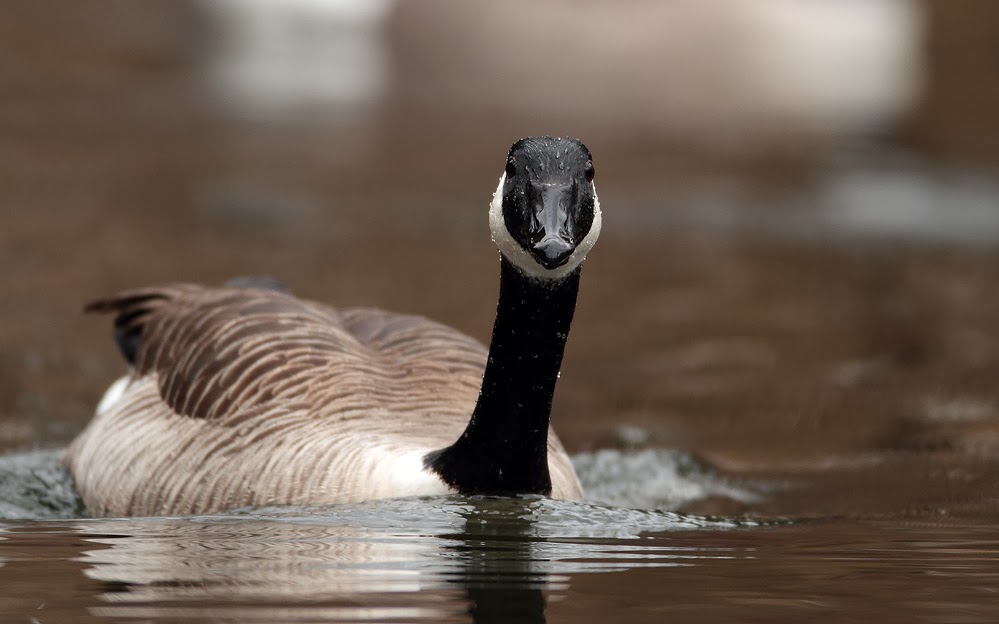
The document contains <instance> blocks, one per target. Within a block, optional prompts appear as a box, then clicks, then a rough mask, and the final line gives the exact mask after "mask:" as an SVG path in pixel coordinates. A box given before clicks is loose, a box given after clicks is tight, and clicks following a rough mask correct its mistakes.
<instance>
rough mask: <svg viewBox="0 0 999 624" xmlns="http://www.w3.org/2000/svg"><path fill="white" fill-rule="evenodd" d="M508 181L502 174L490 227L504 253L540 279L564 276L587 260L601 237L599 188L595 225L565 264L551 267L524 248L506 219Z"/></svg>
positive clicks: (490, 211)
mask: <svg viewBox="0 0 999 624" xmlns="http://www.w3.org/2000/svg"><path fill="white" fill-rule="evenodd" d="M505 183H506V173H504V174H503V175H501V176H500V180H499V186H498V187H496V192H495V193H493V201H492V203H491V204H489V229H490V231H492V235H493V242H494V243H496V246H497V247H499V250H500V253H502V254H503V256H504V257H506V259H507V260H509V261H510V262H511V263H513V265H514V266H516V267H517V268H518V269H520V270H521V271H523V272H524V273H525V274H526V275H529V276H530V277H533V278H536V279H542V280H551V279H561V278H563V277H565V276H566V275H568V274H569V273H571V272H572V271H573V270H574V269H575V268H576V267H578V266H579V265H580V264H581V263H582V262H583V260H585V259H586V254H587V253H589V251H590V249H593V245H595V244H596V242H597V238H599V237H600V225H601V218H600V200H599V199H598V198H597V190H596V187H594V189H593V224H592V225H591V226H590V231H589V232H587V233H586V236H584V237H583V240H581V241H579V244H578V245H576V248H575V249H574V250H573V252H572V254H571V255H570V256H569V259H568V260H567V261H566V263H565V264H563V265H562V266H560V267H555V268H554V269H547V268H545V267H544V265H542V264H541V263H540V262H538V261H537V260H536V259H535V258H534V256H532V255H531V254H530V252H528V251H527V250H526V249H524V248H523V247H521V246H520V244H519V243H518V242H517V241H516V240H514V238H513V236H512V235H511V234H510V231H509V230H508V229H507V228H506V221H505V220H504V219H503V185H504V184H505ZM591 184H592V183H591Z"/></svg>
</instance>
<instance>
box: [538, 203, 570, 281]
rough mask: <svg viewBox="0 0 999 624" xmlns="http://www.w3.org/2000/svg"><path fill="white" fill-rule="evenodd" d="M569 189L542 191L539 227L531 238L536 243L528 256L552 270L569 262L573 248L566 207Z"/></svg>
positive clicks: (567, 205) (567, 207) (567, 206)
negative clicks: (530, 255)
mask: <svg viewBox="0 0 999 624" xmlns="http://www.w3.org/2000/svg"><path fill="white" fill-rule="evenodd" d="M571 194H572V188H571V187H569V186H546V187H544V188H543V189H542V191H541V202H542V207H541V212H540V213H539V214H538V225H539V226H540V227H539V228H538V229H537V230H536V232H535V235H534V239H535V240H536V241H537V242H535V243H534V245H533V246H532V248H531V254H532V255H533V256H534V257H535V259H537V261H538V262H539V263H541V266H543V267H545V268H546V269H549V270H550V269H555V268H558V267H560V266H562V265H563V264H565V263H566V261H567V260H569V256H571V255H572V252H573V251H574V250H575V249H576V244H575V242H574V241H573V240H572V234H570V232H571V231H572V224H571V223H570V214H569V206H570V205H571V203H570V201H571V199H572V197H571Z"/></svg>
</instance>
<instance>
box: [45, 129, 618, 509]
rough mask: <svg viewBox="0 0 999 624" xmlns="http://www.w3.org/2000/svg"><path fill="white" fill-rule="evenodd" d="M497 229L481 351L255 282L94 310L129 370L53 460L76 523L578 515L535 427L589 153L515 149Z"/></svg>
mask: <svg viewBox="0 0 999 624" xmlns="http://www.w3.org/2000/svg"><path fill="white" fill-rule="evenodd" d="M560 165H561V170H560V169H559V166H560ZM567 168H568V172H567V171H566V169H567ZM546 170H549V174H550V173H551V170H554V171H555V172H557V173H555V174H554V178H552V177H551V175H548V176H546V175H545V171H546ZM553 180H554V183H553ZM560 182H561V183H560ZM579 187H583V188H582V189H580V188H579ZM490 225H491V228H492V231H493V238H494V240H495V241H496V242H497V245H498V246H499V247H500V251H501V279H500V298H499V304H498V306H497V318H496V324H495V326H494V330H493V337H492V342H491V344H490V347H489V349H487V348H486V347H484V346H483V345H482V344H481V343H479V342H478V341H476V340H474V339H472V338H470V337H468V336H466V335H464V334H462V333H460V332H458V331H457V330H454V329H452V328H449V327H447V326H445V325H442V324H439V323H436V322H433V321H430V320H427V319H425V318H422V317H417V316H408V315H401V314H394V313H390V312H385V311H381V310H375V309H343V310H339V309H335V308H332V307H329V306H326V305H322V304H319V303H314V302H309V301H305V300H301V299H298V298H296V297H294V296H292V295H291V294H289V293H287V292H283V291H281V290H280V289H276V288H268V287H260V286H261V285H260V284H255V283H244V284H238V285H234V286H230V287H223V288H206V287H201V286H195V285H189V284H176V285H169V286H163V287H154V288H146V289H140V290H133V291H128V292H125V293H122V294H119V295H117V296H114V297H111V298H107V299H103V300H99V301H96V302H94V303H92V304H91V305H90V306H88V309H89V310H92V311H100V312H111V313H114V314H115V315H116V320H115V337H116V340H117V342H118V345H119V348H120V349H121V351H122V353H123V355H124V356H125V358H126V359H127V360H128V361H129V363H130V365H131V368H130V371H129V374H128V375H126V376H125V377H123V378H121V379H119V380H118V381H116V382H115V383H114V384H112V386H111V387H110V388H109V390H108V391H107V393H106V394H105V396H104V398H103V399H102V400H101V402H100V403H99V405H98V408H97V410H96V413H95V415H94V418H93V419H92V420H91V422H90V424H89V425H88V426H87V427H86V429H85V430H84V431H83V432H82V433H81V434H80V435H79V436H78V437H77V438H76V439H75V440H74V441H73V443H72V444H71V445H70V446H69V447H68V448H67V450H66V453H65V455H64V463H65V464H66V466H67V467H68V469H69V470H70V472H71V473H72V475H73V477H74V479H75V481H76V484H77V487H78V489H79V491H80V493H81V496H82V498H83V501H84V503H85V505H86V506H87V508H88V510H89V511H90V512H91V513H92V514H94V515H96V516H124V515H164V514H169V515H181V514H194V513H207V512H212V511H218V510H223V509H229V508H235V507H242V506H262V505H285V504H296V505H323V504H333V503H345V502H357V501H361V500H368V499H378V498H391V497H399V496H419V495H439V494H448V493H469V494H474V493H483V494H518V493H539V494H545V495H549V496H552V497H554V498H561V499H578V498H580V497H581V495H582V490H581V488H580V485H579V481H578V479H577V477H576V475H575V472H574V471H573V468H572V464H571V462H570V460H569V457H568V456H567V454H566V453H565V451H564V449H563V448H562V445H561V444H560V443H559V441H558V438H557V437H556V436H555V434H554V432H551V431H550V428H549V426H548V424H549V423H548V421H549V414H550V409H551V400H552V393H553V391H554V386H555V381H556V379H557V376H558V369H559V366H560V364H561V359H562V353H563V349H564V345H565V340H566V337H567V334H568V330H569V324H570V322H571V319H572V313H573V309H574V307H575V299H576V292H577V289H578V283H579V272H580V265H581V263H582V260H583V258H584V257H585V254H586V252H587V251H588V250H589V248H590V247H592V244H593V242H594V241H595V240H596V236H597V234H598V233H599V228H600V212H599V204H598V203H597V201H596V195H595V191H594V190H593V186H592V164H591V161H590V157H589V152H588V151H587V150H586V148H585V147H584V146H583V145H582V144H581V143H579V142H578V141H574V140H571V139H552V138H548V137H541V138H532V139H524V140H522V141H519V142H518V143H516V144H514V146H513V148H511V151H510V156H509V157H508V161H507V169H506V172H505V173H504V175H503V177H502V178H501V179H500V187H499V188H498V189H497V193H496V195H495V196H494V199H493V202H492V204H491V207H490Z"/></svg>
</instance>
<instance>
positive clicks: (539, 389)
mask: <svg viewBox="0 0 999 624" xmlns="http://www.w3.org/2000/svg"><path fill="white" fill-rule="evenodd" d="M578 291H579V269H578V268H577V269H575V270H574V271H572V272H571V273H569V274H568V275H566V276H565V277H564V278H562V279H560V280H550V281H549V280H545V281H541V280H536V279H532V278H530V277H527V276H526V275H524V274H523V273H521V272H520V271H519V270H517V269H516V268H514V266H513V265H512V264H510V262H509V261H507V259H506V258H505V257H504V258H502V260H501V269H500V295H499V304H498V305H497V308H496V324H495V325H494V326H493V339H492V342H491V343H490V346H489V361H488V362H487V364H486V371H485V374H484V375H483V377H482V389H481V390H480V391H479V400H478V402H477V403H476V404H475V410H474V411H473V412H472V418H471V420H470V421H469V423H468V427H467V428H466V429H465V433H463V434H462V436H461V437H460V438H458V441H457V442H455V443H454V444H452V445H451V446H449V447H447V448H445V449H442V450H440V451H435V452H433V453H430V454H429V455H427V457H426V460H425V461H426V465H427V467H428V468H431V469H432V470H434V471H435V472H437V474H439V475H440V476H441V478H442V479H444V481H445V482H446V483H447V484H449V485H451V486H452V487H454V488H456V489H457V490H458V491H459V492H462V493H463V494H550V493H551V489H552V483H551V476H550V475H549V474H548V420H549V417H550V415H551V409H552V395H553V394H554V392H555V382H556V381H557V380H558V371H559V367H560V366H561V365H562V353H563V351H564V350H565V341H566V338H568V335H569V325H570V324H571V323H572V313H573V311H574V310H575V309H576V294H577V292H578Z"/></svg>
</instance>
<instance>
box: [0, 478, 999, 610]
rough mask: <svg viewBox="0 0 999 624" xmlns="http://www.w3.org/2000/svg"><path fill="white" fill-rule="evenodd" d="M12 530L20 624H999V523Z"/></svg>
mask: <svg viewBox="0 0 999 624" xmlns="http://www.w3.org/2000/svg"><path fill="white" fill-rule="evenodd" d="M4 528H5V529H6V531H7V533H6V534H5V535H4V538H6V539H3V540H0V561H3V562H4V563H5V565H3V566H0V586H3V587H4V592H0V621H31V618H35V619H37V620H38V621H40V622H46V621H53V622H62V621H86V620H89V619H90V618H93V617H99V618H109V619H113V620H122V619H124V620H128V621H136V620H141V621H161V620H164V619H165V620H170V621H268V622H270V621H290V622H302V621H393V622H397V621H400V620H404V621H433V622H438V621H450V622H458V621H469V620H471V621H477V622H490V621H520V622H543V621H545V620H546V618H547V619H548V620H551V621H565V622H569V621H572V622H577V621H578V622H594V621H599V622H603V621H615V620H620V621H628V622H633V621H648V622H661V621H663V614H664V612H665V611H667V610H668V612H669V615H670V618H671V619H672V620H673V621H704V622H716V621H743V620H745V619H746V618H747V617H751V618H752V619H753V620H754V621H768V622H770V621H773V622H793V621H806V620H807V621H820V622H841V621H865V622H866V621H869V622H913V621H920V622H954V621H960V622H983V623H984V622H995V621H999V601H996V600H995V588H996V587H997V586H999V566H997V565H996V562H997V561H999V533H997V532H996V530H995V527H994V526H989V525H988V524H986V523H979V524H974V523H966V524H962V523H959V522H953V521H950V522H932V521H929V520H923V521H921V522H918V523H916V522H913V523H910V524H909V525H908V526H900V525H899V523H898V522H894V523H892V525H882V524H877V523H852V522H844V521H837V522H822V523H818V522H809V523H802V524H785V525H781V526H768V527H757V528H753V527H736V525H734V524H732V523H725V522H706V521H702V520H697V519H690V518H681V517H676V516H671V515H669V514H664V513H643V512H631V511H627V510H618V509H613V508H606V507H595V506H590V505H585V504H573V503H557V502H553V501H546V500H544V499H538V498H524V499H519V500H518V499H514V500H501V499H465V498H457V497H456V498H441V499H418V500H402V501H390V502H386V503H378V504H374V503H372V504H367V505H354V506H344V507H331V508H327V509H323V510H315V509H313V510H302V509H299V510H289V509H284V510H273V511H266V512H265V513H249V512H247V513H243V514H229V515H225V516H209V517H194V518H149V519H128V520H120V519H102V520H93V521H82V520H77V521H66V522H54V521H53V522H45V523H42V522H30V523H29V522H19V523H8V524H6V525H5V527H4ZM647 531H651V533H646V532H647Z"/></svg>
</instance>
